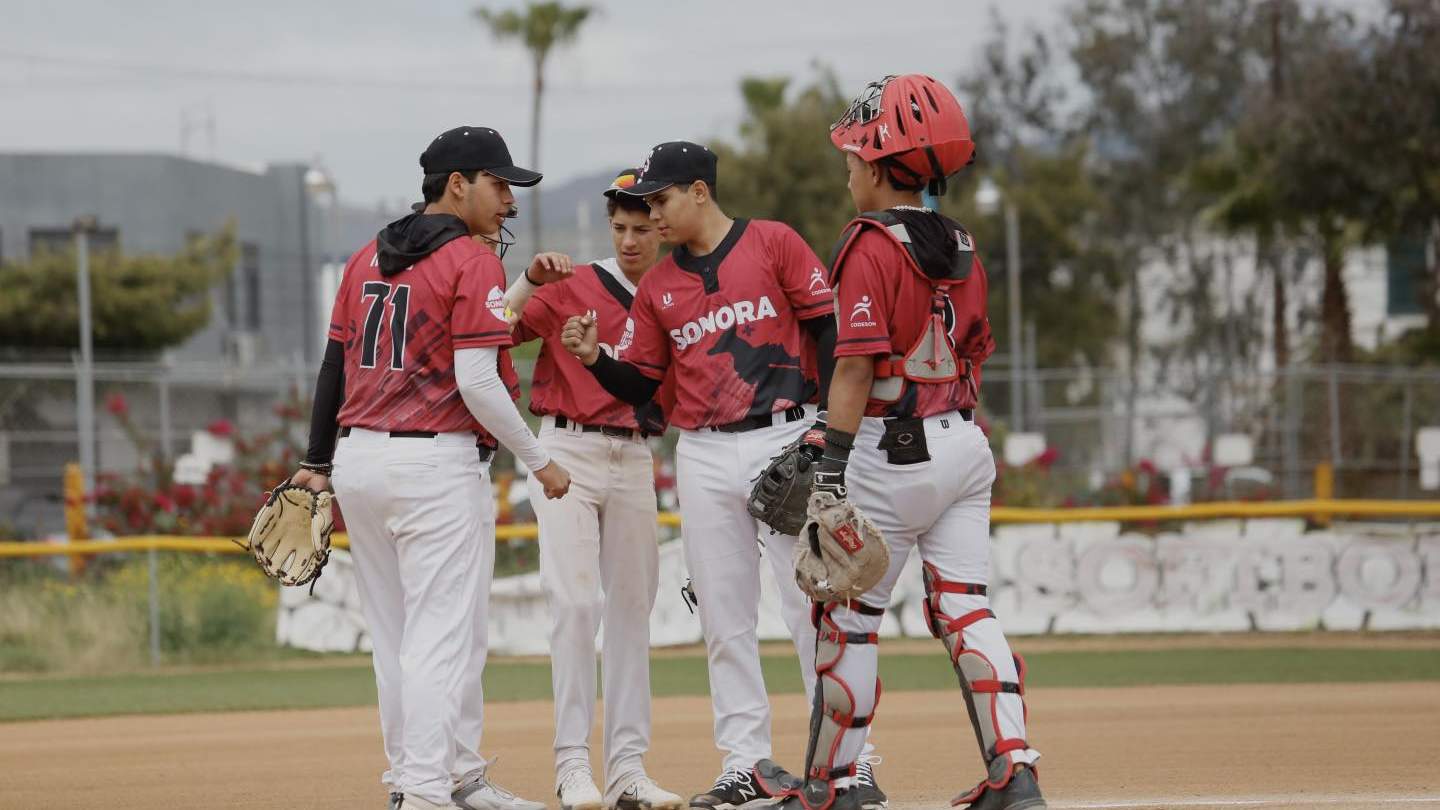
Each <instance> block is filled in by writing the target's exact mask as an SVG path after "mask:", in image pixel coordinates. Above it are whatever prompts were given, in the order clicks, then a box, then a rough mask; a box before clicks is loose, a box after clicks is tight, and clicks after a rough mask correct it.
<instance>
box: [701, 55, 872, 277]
mask: <svg viewBox="0 0 1440 810" xmlns="http://www.w3.org/2000/svg"><path fill="white" fill-rule="evenodd" d="M789 88H790V81H789V80H788V79H783V78H757V77H751V78H746V79H744V80H743V81H742V82H741V83H740V94H741V96H742V97H743V98H744V100H745V117H744V119H743V120H742V121H741V123H740V138H739V142H738V143H734V144H731V143H717V144H714V145H713V147H714V149H715V153H716V154H717V155H718V156H719V158H720V183H719V188H718V189H717V191H718V192H719V195H720V197H719V199H720V204H721V206H722V207H724V209H725V211H726V212H727V213H729V214H730V215H731V216H746V217H763V218H765V219H775V220H779V221H781V222H784V223H786V224H788V225H790V226H791V227H793V228H794V229H795V230H796V231H798V232H799V233H800V235H801V236H802V237H804V238H805V241H806V242H808V243H809V244H810V247H811V248H813V249H814V250H815V252H816V253H817V254H819V256H820V258H821V259H825V260H827V261H828V260H829V258H830V252H831V250H832V249H833V248H834V247H835V241H836V240H837V239H838V238H839V236H840V231H841V229H843V228H844V227H845V223H846V222H849V221H850V219H851V218H852V217H853V216H854V215H855V209H854V207H853V206H852V205H851V204H850V193H849V192H848V191H847V190H846V186H845V178H846V174H845V161H844V159H843V158H842V157H841V155H840V153H839V152H838V151H837V150H836V149H835V147H834V146H833V145H832V144H831V143H830V125H831V124H833V123H835V121H836V120H837V119H838V118H839V117H840V116H841V115H842V114H843V113H844V112H845V107H846V106H847V105H848V103H849V97H848V96H846V95H844V93H843V92H842V91H841V89H840V87H839V85H838V84H837V82H836V79H835V76H834V75H833V74H832V73H830V72H828V71H822V72H821V74H820V76H819V77H818V78H817V79H816V80H815V81H814V82H813V83H812V84H810V85H809V86H807V87H804V88H802V89H801V90H799V91H798V92H794V93H791V92H789ZM858 89H859V88H856V90H857V91H858Z"/></svg>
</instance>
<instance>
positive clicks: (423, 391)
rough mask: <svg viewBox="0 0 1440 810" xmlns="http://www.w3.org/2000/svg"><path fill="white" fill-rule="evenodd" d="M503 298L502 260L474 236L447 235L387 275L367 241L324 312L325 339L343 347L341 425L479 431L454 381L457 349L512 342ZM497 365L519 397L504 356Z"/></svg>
mask: <svg viewBox="0 0 1440 810" xmlns="http://www.w3.org/2000/svg"><path fill="white" fill-rule="evenodd" d="M504 294H505V270H504V268H503V267H502V266H501V264H500V259H499V257H497V256H496V255H495V253H494V251H492V250H490V248H488V247H486V246H484V245H482V244H480V243H478V242H476V241H475V240H473V239H466V238H463V237H462V238H457V239H452V240H451V241H449V242H447V243H445V244H444V245H442V246H441V247H440V248H439V249H437V250H436V251H435V252H434V253H431V254H430V255H429V256H426V257H425V258H423V259H421V260H420V261H418V262H416V263H415V264H414V265H413V266H412V267H410V268H408V269H406V270H403V271H401V272H399V273H396V274H394V275H392V276H383V275H381V273H380V267H379V263H378V261H377V260H376V256H375V243H374V242H373V241H372V242H371V243H370V244H368V245H366V246H365V247H364V248H362V249H361V250H360V252H358V253H356V254H355V255H354V256H353V257H351V259H350V262H349V264H347V265H346V266H345V275H344V277H343V278H342V279H341V281H340V290H339V292H338V293H337V294H336V296H335V307H334V309H333V311H332V313H331V316H330V337H331V338H332V339H334V340H339V341H341V342H342V343H344V344H345V404H344V405H343V406H341V408H340V415H339V423H340V425H341V426H344V427H361V428H369V429H372V430H392V431H394V430H430V431H436V432H444V431H464V430H472V431H477V432H478V431H479V430H480V424H479V423H478V422H476V421H475V417H474V416H472V415H471V414H470V410H469V409H468V408H467V407H466V406H465V402H464V401H463V400H462V399H461V398H460V390H459V388H457V387H456V384H455V351H456V350H458V349H477V348H485V347H489V346H498V347H501V348H503V347H506V346H508V345H509V344H510V329H509V325H508V324H507V323H506V322H505V301H504ZM499 364H500V372H501V378H502V379H503V380H505V382H506V385H507V386H511V385H512V382H513V383H514V386H513V387H512V388H511V395H512V396H516V395H517V394H518V378H517V377H516V375H515V370H514V367H513V366H510V362H509V357H508V356H507V355H506V353H504V352H502V353H501V358H500V360H499ZM507 366H509V377H510V379H505V376H506V374H505V370H506V367H507Z"/></svg>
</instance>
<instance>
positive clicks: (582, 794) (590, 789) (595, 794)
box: [555, 768, 605, 810]
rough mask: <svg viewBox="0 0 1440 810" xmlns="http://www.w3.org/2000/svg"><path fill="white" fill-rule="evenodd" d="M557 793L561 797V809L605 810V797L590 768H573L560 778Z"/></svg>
mask: <svg viewBox="0 0 1440 810" xmlns="http://www.w3.org/2000/svg"><path fill="white" fill-rule="evenodd" d="M555 795H556V796H559V797H560V810H604V808H605V797H604V796H601V795H600V789H599V788H597V787H595V776H594V775H593V774H591V773H590V769H589V768H573V769H571V770H570V772H569V773H567V774H565V778H564V779H561V780H560V787H559V788H557V789H556V791H555Z"/></svg>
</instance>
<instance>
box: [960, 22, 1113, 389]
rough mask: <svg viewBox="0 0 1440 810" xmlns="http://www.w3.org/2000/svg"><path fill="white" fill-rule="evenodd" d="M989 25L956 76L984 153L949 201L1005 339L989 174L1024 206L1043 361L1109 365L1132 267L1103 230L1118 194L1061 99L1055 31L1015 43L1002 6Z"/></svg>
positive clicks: (1023, 242)
mask: <svg viewBox="0 0 1440 810" xmlns="http://www.w3.org/2000/svg"><path fill="white" fill-rule="evenodd" d="M990 27H991V30H992V31H993V33H992V35H991V38H990V39H989V41H987V43H986V44H985V47H984V48H983V49H982V51H981V57H980V59H979V60H978V62H977V64H976V65H975V66H974V67H973V68H972V69H971V70H970V71H969V72H968V73H966V74H965V75H963V76H962V77H961V78H960V80H959V82H958V84H957V87H958V89H959V91H960V92H959V94H958V96H959V98H960V102H961V104H962V105H963V106H964V108H965V111H966V116H967V118H969V120H970V128H971V133H972V137H973V138H974V140H975V143H976V155H977V157H976V161H975V164H974V165H973V166H971V167H970V168H968V169H966V170H965V171H963V172H961V173H960V174H959V175H957V176H956V177H955V178H954V180H953V181H952V182H951V184H950V190H949V193H948V194H947V195H946V201H945V207H946V210H947V211H948V212H949V213H950V214H951V215H952V216H955V217H956V218H957V219H958V220H959V221H960V222H962V223H963V224H964V225H965V227H967V228H969V229H970V230H971V231H972V232H973V233H974V235H975V238H976V241H977V244H978V245H979V248H980V253H981V257H982V260H983V261H984V263H985V268H986V270H987V271H988V273H989V275H990V324H991V328H992V329H993V330H994V332H995V334H996V336H997V339H998V340H1000V341H1001V343H1002V344H1003V343H1004V342H1005V340H1006V336H1007V335H1009V323H1008V320H1007V319H1008V318H1009V309H1008V302H1007V300H1006V299H1007V296H1008V295H1009V288H1008V284H1007V282H1006V276H1007V275H1008V273H1009V268H1008V267H1007V266H1006V262H1007V257H1006V250H1005V232H1004V227H1003V222H1002V219H1001V218H1000V217H999V216H987V215H985V214H983V213H981V212H980V211H978V210H977V209H976V206H975V202H974V200H975V191H976V189H977V186H978V183H979V180H980V179H981V177H984V176H988V177H989V178H990V179H991V180H992V181H994V182H995V183H996V184H997V185H998V186H999V187H1000V188H1001V191H1002V193H1003V194H1004V196H1005V197H1006V198H1007V199H1009V200H1011V201H1012V202H1013V203H1015V205H1016V207H1017V209H1018V212H1019V215H1020V234H1021V239H1020V266H1021V275H1020V287H1021V292H1020V298H1021V301H1022V302H1023V304H1024V309H1023V312H1022V317H1024V318H1025V319H1026V320H1029V321H1033V322H1034V323H1037V324H1043V328H1042V329H1040V330H1038V332H1037V334H1036V344H1037V346H1036V358H1037V363H1038V364H1039V365H1040V366H1042V367H1045V368H1066V367H1073V366H1077V365H1083V366H1089V367H1092V368H1093V367H1099V366H1103V365H1106V363H1107V362H1108V359H1109V358H1108V355H1109V352H1110V347H1111V345H1112V343H1113V341H1114V339H1115V338H1116V337H1117V336H1118V335H1119V325H1120V323H1121V319H1120V309H1119V300H1120V292H1121V289H1122V287H1123V284H1124V281H1125V276H1124V274H1123V272H1122V266H1121V263H1120V259H1119V256H1118V255H1117V253H1116V252H1115V250H1114V249H1113V248H1114V243H1113V242H1112V241H1111V240H1108V239H1103V238H1097V236H1098V235H1099V234H1098V232H1097V231H1096V224H1097V223H1098V222H1100V221H1102V219H1103V211H1104V209H1105V208H1106V207H1107V206H1108V205H1109V201H1108V200H1107V199H1105V198H1104V197H1103V196H1102V195H1101V194H1100V193H1099V189H1098V187H1097V186H1096V185H1095V183H1094V181H1093V178H1092V168H1091V166H1092V164H1093V163H1094V161H1095V159H1096V157H1097V156H1096V155H1095V150H1094V145H1093V143H1092V142H1091V141H1090V139H1089V138H1088V137H1087V136H1086V135H1085V133H1084V132H1083V130H1078V129H1072V128H1070V127H1069V126H1068V125H1067V121H1066V117H1065V116H1064V115H1063V113H1062V110H1063V109H1064V108H1065V106H1066V104H1067V103H1068V101H1069V98H1068V92H1069V91H1068V89H1067V88H1066V86H1065V85H1064V84H1063V83H1062V82H1061V81H1060V79H1059V76H1060V74H1061V69H1060V66H1059V65H1058V64H1057V59H1059V58H1060V57H1061V56H1062V54H1058V53H1057V52H1056V50H1055V48H1054V46H1053V45H1052V43H1051V41H1050V39H1049V37H1047V36H1046V35H1045V34H1044V33H1042V32H1039V31H1033V30H1032V31H1029V32H1027V34H1026V36H1025V37H1024V39H1023V43H1024V44H1023V45H1022V46H1021V47H1020V48H1018V49H1012V46H1011V42H1012V41H1013V40H1014V39H1015V38H1014V37H1012V35H1011V31H1010V29H1009V27H1008V25H1007V24H1006V23H1005V21H1004V19H1003V18H1001V17H999V15H998V14H997V15H993V18H992V20H991V24H990ZM997 393H998V394H1001V395H1008V391H997ZM996 405H997V403H996V402H992V403H991V407H992V408H993V407H996ZM1003 410H1004V407H1003V406H1001V407H1000V411H1001V412H1003Z"/></svg>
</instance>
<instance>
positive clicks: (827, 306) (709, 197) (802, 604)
mask: <svg viewBox="0 0 1440 810" xmlns="http://www.w3.org/2000/svg"><path fill="white" fill-rule="evenodd" d="M716 164H717V160H716V156H715V154H714V153H713V152H711V151H710V150H709V149H707V148H705V147H704V146H700V145H699V144H694V143H688V142H685V141H675V142H669V143H662V144H660V145H659V146H656V147H655V148H654V149H653V150H652V151H651V153H650V157H649V159H648V161H647V162H646V164H645V166H643V167H642V169H643V171H642V173H641V177H640V181H639V182H638V183H636V184H635V185H634V186H632V187H630V188H627V189H623V190H622V191H621V193H622V194H627V195H631V196H634V197H638V198H643V199H644V200H645V201H646V202H647V203H648V204H649V206H650V218H651V220H652V221H653V222H655V223H656V225H658V227H659V231H660V238H661V239H663V240H665V241H667V242H669V243H670V244H672V245H674V246H675V249H674V251H673V252H672V253H671V254H670V255H669V256H667V257H666V258H665V259H663V260H662V261H661V262H660V263H659V264H658V265H656V266H655V267H654V268H653V269H652V270H650V272H648V273H647V274H646V275H645V277H644V279H643V280H642V281H641V283H640V285H639V287H638V289H637V290H636V293H635V301H634V303H633V305H632V306H631V309H630V314H631V320H633V322H634V324H635V329H634V335H633V337H632V338H631V341H630V346H629V347H628V348H627V349H626V350H625V352H624V355H623V359H617V358H614V357H611V356H610V355H609V354H607V353H605V352H602V351H601V350H600V348H599V341H598V337H597V324H596V318H594V317H592V316H589V315H585V316H579V317H572V318H571V319H570V320H569V321H567V323H566V326H565V332H564V335H563V337H562V339H563V341H564V342H565V345H566V348H567V349H569V350H570V351H571V352H572V353H574V354H575V355H576V356H578V357H580V359H581V362H583V363H584V364H585V365H586V366H587V367H588V368H589V369H590V370H591V372H592V373H593V374H594V375H595V376H596V378H597V379H598V380H599V381H600V382H601V384H602V385H604V387H605V389H606V390H607V391H609V392H610V393H612V394H614V395H615V396H616V397H617V398H619V399H622V400H625V401H626V402H631V403H643V402H645V401H647V400H648V399H650V398H651V397H652V396H653V395H654V393H655V391H656V389H657V388H658V387H659V385H660V381H661V379H662V378H663V377H664V375H665V374H666V373H667V372H668V371H671V370H673V372H674V374H675V383H676V405H675V409H674V411H673V412H672V414H671V420H670V421H671V423H672V424H674V425H675V427H677V428H679V429H680V437H679V443H678V446H677V448H676V465H677V488H678V491H679V496H680V508H681V511H682V513H683V514H684V530H683V535H682V537H683V543H684V550H685V560H686V565H687V567H688V568H689V571H690V574H691V576H692V578H693V581H694V590H695V595H696V597H697V598H698V600H699V613H700V626H701V629H702V632H703V634H704V637H705V646H706V651H707V654H708V659H709V660H708V664H709V675H710V691H711V700H712V703H713V707H714V712H715V744H716V746H717V747H718V748H719V749H720V750H721V751H723V752H724V761H723V767H722V772H721V774H720V776H719V778H717V779H716V780H715V784H714V786H713V787H711V788H710V789H709V790H708V791H706V792H705V793H701V794H699V795H697V796H695V797H694V798H692V799H691V800H690V806H691V807H695V808H716V809H717V810H728V809H729V808H736V807H746V806H756V805H760V804H767V803H770V802H771V801H772V800H773V799H774V798H775V795H776V794H775V793H774V792H773V791H772V790H770V789H769V788H767V787H766V786H765V784H763V783H762V778H766V777H768V780H769V781H770V783H772V784H773V783H775V782H777V781H784V780H786V779H791V778H792V777H789V775H788V774H785V773H784V772H783V770H781V769H780V768H779V766H778V765H776V764H775V763H774V762H772V761H770V759H769V757H770V756H771V747H770V703H769V698H768V696H767V694H766V692H765V682H764V680H763V679H762V678H761V674H760V658H759V647H758V642H757V637H756V622H757V619H758V613H759V611H758V606H759V597H760V579H759V568H758V566H759V561H760V556H761V555H760V549H759V546H758V545H757V543H756V539H757V537H760V525H759V524H758V523H757V522H756V520H755V519H754V518H753V517H752V516H751V515H750V514H749V512H748V511H747V507H746V501H747V498H748V496H749V492H750V482H751V481H752V480H753V479H755V478H756V476H757V475H759V473H760V472H761V471H762V470H763V469H764V468H765V467H766V464H767V462H768V461H769V458H770V456H771V455H772V454H774V453H776V452H778V451H779V450H780V449H781V448H782V447H783V446H784V445H786V444H788V443H789V442H791V441H793V440H795V439H796V438H797V437H799V435H800V434H801V433H802V432H804V431H805V429H806V428H808V427H811V425H812V423H813V422H814V421H815V418H814V414H813V412H812V411H811V410H810V409H809V408H807V406H806V403H808V402H812V401H814V399H815V397H816V395H817V391H818V394H819V396H820V399H821V401H822V402H823V400H824V395H825V392H824V391H823V390H818V389H819V385H817V382H816V380H815V376H814V371H813V370H814V369H815V366H816V363H817V361H818V364H819V366H820V367H821V368H820V369H819V370H820V372H821V374H820V380H821V381H822V383H823V381H825V380H828V378H829V374H828V371H829V369H828V365H829V363H830V358H832V357H833V353H832V351H831V346H832V344H833V341H834V318H833V316H832V314H831V308H832V302H831V296H830V286H829V284H828V283H827V281H826V278H825V272H824V270H823V269H822V264H821V263H820V261H819V259H817V258H816V257H815V254H814V252H813V251H811V250H810V248H809V247H808V246H807V245H806V244H805V242H804V240H802V239H801V238H800V236H799V234H797V233H795V231H793V230H792V229H790V228H789V227H787V226H785V225H783V224H781V223H778V222H768V221H764V220H753V221H747V220H744V219H732V218H730V217H728V216H726V214H725V212H724V211H723V210H721V208H720V206H719V204H718V202H717V201H716V196H715V189H716ZM817 346H818V352H817V351H816V347H817ZM763 542H764V544H765V551H766V555H765V556H766V557H768V558H769V562H770V565H771V567H772V569H773V571H774V573H775V580H776V581H777V582H778V583H779V586H780V593H781V602H782V611H783V614H784V619H785V623H786V625H787V627H788V628H789V630H790V633H791V637H792V638H793V640H794V642H795V646H796V650H797V652H798V653H799V654H800V657H801V662H802V666H801V671H802V673H803V675H804V678H805V685H806V689H807V691H808V690H810V689H811V688H812V687H813V684H814V671H813V667H812V658H813V650H814V639H815V630H814V628H813V627H812V626H811V623H810V617H809V606H808V604H807V603H806V601H805V598H804V595H803V594H802V593H801V592H800V590H799V588H798V587H797V586H796V585H795V581H794V576H793V573H792V570H791V562H790V560H791V557H792V548H793V546H794V543H795V538H794V536H786V535H780V534H771V533H770V532H769V530H768V528H767V529H766V530H765V533H764V537H763Z"/></svg>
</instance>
